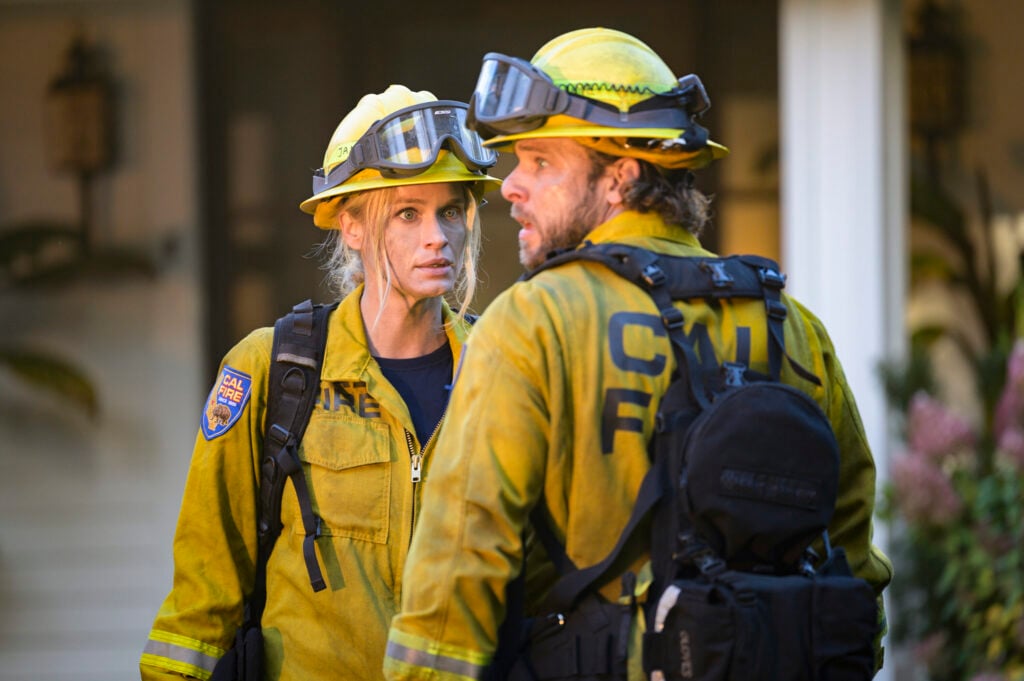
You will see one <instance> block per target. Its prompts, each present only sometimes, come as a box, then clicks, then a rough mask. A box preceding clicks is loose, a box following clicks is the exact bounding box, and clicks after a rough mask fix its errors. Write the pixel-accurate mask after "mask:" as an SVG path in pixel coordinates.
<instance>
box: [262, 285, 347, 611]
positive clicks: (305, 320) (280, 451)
mask: <svg viewBox="0 0 1024 681" xmlns="http://www.w3.org/2000/svg"><path fill="white" fill-rule="evenodd" d="M335 307H337V303H334V304H331V305H314V304H313V303H312V301H310V300H305V301H303V302H301V303H299V304H298V305H296V306H295V307H293V308H292V311H291V312H289V313H288V314H286V315H285V316H283V317H281V318H280V319H278V320H277V322H276V323H275V324H274V342H273V345H272V347H271V355H270V372H269V379H268V381H267V386H268V387H267V411H266V429H265V432H264V436H263V459H262V463H261V465H260V498H259V520H258V524H257V530H258V537H259V555H258V557H257V565H256V580H255V587H254V590H253V595H252V597H251V598H250V605H249V609H250V612H249V613H248V614H247V619H252V620H253V621H257V622H258V621H259V618H260V616H261V614H262V610H263V605H264V604H265V602H266V564H267V560H268V559H269V558H270V554H271V552H272V551H273V549H274V544H275V543H276V541H277V538H278V536H279V535H280V534H281V528H282V524H281V498H282V495H283V494H284V485H285V481H286V480H287V479H288V478H291V480H292V484H293V485H294V487H295V494H296V497H297V498H298V502H299V508H300V510H301V513H302V522H303V526H304V529H305V533H306V536H305V539H304V540H303V545H302V551H303V555H304V558H305V561H306V569H307V571H308V573H309V579H310V584H312V586H313V590H314V591H320V590H322V589H324V588H325V587H326V585H325V583H324V579H323V574H322V573H321V571H320V566H319V564H318V563H317V560H316V547H315V544H314V542H315V540H316V538H317V537H318V536H319V534H320V519H319V518H318V517H317V516H316V515H315V514H314V513H313V506H312V503H311V500H310V496H309V490H308V488H307V487H306V477H305V475H304V474H303V472H302V464H301V463H300V461H299V458H298V453H297V452H298V446H299V442H301V441H302V436H303V434H304V433H305V432H306V425H307V424H308V423H309V417H310V415H311V414H312V412H313V405H314V403H315V402H316V396H317V393H318V390H317V387H318V386H319V384H320V368H321V365H322V363H323V358H324V349H325V348H326V346H327V321H328V317H329V316H330V314H331V312H332V311H333V310H334V308H335Z"/></svg>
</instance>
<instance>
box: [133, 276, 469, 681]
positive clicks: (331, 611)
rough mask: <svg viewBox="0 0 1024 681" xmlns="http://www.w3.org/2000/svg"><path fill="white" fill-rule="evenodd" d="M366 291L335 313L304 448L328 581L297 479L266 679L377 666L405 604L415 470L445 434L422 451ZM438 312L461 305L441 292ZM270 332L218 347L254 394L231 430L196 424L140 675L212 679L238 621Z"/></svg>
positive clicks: (274, 581)
mask: <svg viewBox="0 0 1024 681" xmlns="http://www.w3.org/2000/svg"><path fill="white" fill-rule="evenodd" d="M361 294H362V289H361V288H360V289H359V290H357V291H355V292H353V293H352V294H350V295H349V296H347V297H346V298H345V299H344V300H343V301H342V303H341V304H340V306H339V307H338V309H337V310H336V311H335V312H334V313H333V314H332V315H331V318H330V322H329V327H328V340H327V349H326V353H325V358H324V363H323V371H322V375H321V383H320V395H319V396H318V400H317V403H316V405H315V407H314V410H313V414H312V417H311V419H310V423H309V426H308V428H307V430H306V434H305V437H304V438H303V441H302V444H301V446H300V448H299V452H298V453H299V458H300V459H301V460H302V462H303V469H304V471H305V475H306V480H307V483H308V486H309V491H310V497H311V500H312V503H313V510H314V512H316V513H317V514H318V515H319V516H320V517H321V519H322V527H321V533H322V536H321V537H320V538H319V539H317V540H316V545H317V554H318V556H317V557H318V560H319V561H320V565H321V569H322V570H323V574H324V579H325V581H326V582H327V588H326V589H325V590H323V591H320V592H318V593H314V591H313V589H312V587H311V586H310V582H309V577H308V575H307V572H306V566H305V563H304V561H303V555H302V539H303V535H304V531H303V525H302V519H301V515H300V511H299V507H298V503H297V502H296V497H295V492H294V488H293V486H292V483H291V482H290V481H289V482H287V483H286V485H285V490H284V499H283V501H282V508H281V519H282V522H283V524H284V529H283V530H282V532H281V536H280V537H279V538H278V540H277V543H276V545H275V546H274V550H273V553H272V554H271V556H270V561H269V563H268V567H267V604H266V610H265V613H264V615H263V634H264V638H265V645H266V654H265V658H266V659H265V669H266V672H265V673H266V677H267V678H268V679H274V680H278V679H280V680H281V681H288V680H294V681H314V680H316V679H332V680H334V679H360V680H363V679H375V678H380V677H381V661H382V660H383V657H384V646H385V640H386V638H387V628H388V625H389V623H390V621H391V617H392V616H393V615H394V614H395V613H396V612H397V610H398V605H399V594H400V591H401V587H402V566H403V564H404V563H405V560H406V555H407V552H408V548H409V542H410V539H411V536H412V530H413V524H414V522H416V514H417V512H418V509H419V507H420V498H421V495H422V492H421V488H422V485H423V483H413V481H412V477H413V476H412V470H413V467H414V466H419V465H420V464H421V463H423V464H424V465H425V464H426V463H428V462H429V460H430V459H431V456H432V452H433V451H434V450H435V448H436V447H435V443H436V440H437V437H436V434H435V435H433V436H431V438H430V441H429V442H427V443H426V448H425V449H424V450H423V451H422V452H421V451H420V450H421V447H420V445H421V443H419V442H418V441H417V440H416V436H415V432H416V431H415V428H414V427H413V423H412V419H411V417H410V416H409V412H408V409H407V408H406V405H405V403H404V402H403V400H402V398H401V397H400V396H399V393H398V392H397V390H395V388H394V387H392V385H391V384H390V383H389V382H388V381H387V380H386V379H385V378H384V376H383V374H382V373H381V371H380V368H379V366H378V365H377V363H376V362H375V361H373V359H372V358H371V356H370V354H369V350H368V348H367V341H366V334H365V330H364V326H363V321H362V318H361V316H360V312H359V298H360V295H361ZM444 315H445V318H446V320H452V319H453V317H454V316H453V314H452V312H451V310H450V309H449V308H448V307H447V306H445V307H444ZM468 328H469V327H468V325H467V324H465V323H464V322H460V323H458V324H454V325H452V326H450V327H449V330H448V341H449V343H450V344H451V348H452V354H453V356H454V360H455V362H456V363H457V362H458V358H459V356H460V354H461V350H462V344H463V342H464V340H465V337H466V333H467V331H468ZM272 337H273V329H271V328H264V329H259V330H256V331H254V332H253V333H251V334H250V335H249V336H248V337H247V338H245V339H244V340H242V341H241V342H240V343H239V344H238V345H236V346H235V347H234V348H233V349H232V350H231V351H230V352H229V353H228V354H227V356H226V357H225V358H224V361H223V364H222V367H221V377H222V379H221V380H220V381H218V385H221V384H223V383H224V380H223V377H224V376H225V375H228V376H230V377H233V378H232V380H229V381H228V382H229V383H232V381H233V383H232V387H231V390H238V391H242V390H244V389H246V388H247V387H248V390H249V391H250V394H249V395H248V399H247V402H246V403H245V404H244V405H243V408H242V409H241V410H240V413H239V415H238V418H237V421H235V422H234V423H233V424H231V425H230V427H229V428H228V429H227V430H224V431H223V432H222V433H221V434H219V435H218V436H216V437H214V438H213V439H207V438H206V436H204V433H203V431H202V430H201V431H200V433H199V435H198V436H197V439H196V445H195V450H194V453H193V456H192V463H191V468H190V470H189V473H188V479H187V482H186V485H185V492H184V498H183V500H182V506H181V515H180V517H179V520H178V528H177V533H176V535H175V538H174V584H173V588H172V590H171V592H170V594H169V595H168V596H167V599H166V600H165V601H164V603H163V606H162V607H161V608H160V611H159V613H158V615H157V617H156V620H155V622H154V623H153V628H152V630H151V632H150V634H149V640H148V642H147V644H146V647H145V651H144V652H143V654H142V659H141V664H140V668H141V672H142V678H143V679H144V680H148V679H179V681H180V678H181V677H180V675H185V676H187V677H194V678H197V679H208V678H209V677H210V672H211V670H212V669H213V666H214V664H215V663H216V661H217V660H218V659H219V658H220V656H221V655H222V654H223V653H224V651H225V649H227V648H228V647H229V646H230V645H231V642H232V640H233V636H234V632H235V629H236V628H237V627H238V626H239V624H241V622H242V614H243V613H242V608H243V596H244V595H245V594H246V593H248V592H250V591H251V589H252V584H253V571H254V561H255V556H256V547H257V540H256V512H257V505H258V485H259V479H258V471H259V463H260V458H261V451H262V445H263V433H264V413H265V408H266V395H267V385H266V383H267V375H268V371H269V365H270V349H271V347H270V346H271V339H272ZM228 368H230V369H231V370H232V372H231V373H228V372H227V369H228ZM247 381H249V383H248V384H247ZM209 411H210V410H209V409H208V408H207V409H204V414H203V418H204V419H206V418H209V414H208V413H207V412H209ZM421 454H422V458H421ZM425 471H426V468H424V473H423V479H424V480H426V479H427V478H428V475H427V474H426V472H425Z"/></svg>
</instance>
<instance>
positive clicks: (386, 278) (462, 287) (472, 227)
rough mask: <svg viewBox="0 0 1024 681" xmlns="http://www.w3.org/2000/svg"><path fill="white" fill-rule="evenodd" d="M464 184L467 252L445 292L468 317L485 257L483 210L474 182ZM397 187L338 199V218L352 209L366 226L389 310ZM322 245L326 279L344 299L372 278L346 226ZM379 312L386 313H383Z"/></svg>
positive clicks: (366, 245) (368, 248)
mask: <svg viewBox="0 0 1024 681" xmlns="http://www.w3.org/2000/svg"><path fill="white" fill-rule="evenodd" d="M458 185H459V188H460V190H461V191H462V194H463V198H464V199H465V201H466V225H465V226H466V243H465V246H464V247H463V250H462V253H461V254H457V255H461V256H462V257H461V262H460V263H458V265H459V270H458V273H457V274H456V278H455V285H454V286H453V287H452V290H451V291H450V292H449V293H448V294H446V296H445V297H446V298H447V299H448V302H449V305H450V306H451V307H452V309H454V310H456V313H457V317H458V319H462V318H463V317H465V315H466V312H467V311H468V310H469V304H470V302H471V301H472V300H473V294H474V293H475V292H476V282H477V261H478V258H479V256H480V211H479V204H478V201H477V198H476V195H475V193H474V192H473V186H472V183H469V182H459V183H458ZM396 191H397V188H396V187H383V188H380V189H370V190H367V191H362V192H358V193H354V194H347V195H344V196H340V197H338V198H337V199H335V201H336V202H337V204H338V205H337V206H336V207H335V208H336V210H337V213H336V218H335V220H339V221H340V219H341V214H342V213H347V214H348V215H349V216H350V217H352V218H353V219H354V220H356V221H358V222H359V223H360V224H362V225H363V228H364V229H365V234H366V236H365V237H364V239H363V250H364V251H365V252H366V253H367V257H370V258H372V259H373V263H374V265H375V267H374V270H375V271H376V272H377V276H378V281H377V284H378V286H377V290H378V291H379V296H380V301H379V302H380V305H379V309H380V310H383V309H384V304H385V301H386V300H387V295H388V293H389V292H390V290H391V284H392V276H391V264H390V262H389V260H388V254H387V248H386V246H385V239H384V231H385V229H386V228H387V224H388V220H389V219H390V216H391V213H392V210H393V209H394V206H395V203H396V202H395V194H396ZM319 250H320V252H322V253H324V254H325V257H324V264H323V265H322V267H321V269H324V270H326V272H327V274H326V276H325V280H326V282H327V285H328V286H329V287H330V288H331V290H332V291H333V292H334V293H335V294H336V295H337V296H338V298H344V297H345V296H347V295H348V294H349V293H351V292H352V291H354V290H355V289H356V287H358V286H359V285H360V284H362V283H363V282H364V281H365V280H366V268H365V267H364V265H363V256H362V253H360V252H359V251H357V250H355V249H352V248H349V246H348V244H346V243H345V239H344V238H343V237H342V234H341V230H340V229H333V230H331V231H330V232H329V236H328V237H327V239H326V240H325V241H324V242H323V243H322V244H320V249H319ZM379 315H380V312H378V318H379Z"/></svg>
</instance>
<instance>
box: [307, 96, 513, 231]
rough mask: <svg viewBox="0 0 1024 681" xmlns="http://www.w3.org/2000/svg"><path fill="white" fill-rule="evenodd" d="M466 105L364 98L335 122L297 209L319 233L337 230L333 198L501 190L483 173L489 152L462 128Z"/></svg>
mask: <svg viewBox="0 0 1024 681" xmlns="http://www.w3.org/2000/svg"><path fill="white" fill-rule="evenodd" d="M466 112H467V105H466V104H465V103H463V102H455V101H450V100H438V99H437V97H435V96H434V95H433V94H431V93H430V92H427V91H426V90H421V91H419V92H413V91H412V90H410V89H409V88H407V87H405V86H404V85H391V86H389V87H388V88H387V90H385V91H384V92H382V93H380V94H368V95H366V96H364V97H363V98H362V99H360V100H359V102H358V103H357V104H356V107H355V108H354V109H352V111H350V112H349V113H348V115H346V116H345V117H344V118H343V119H342V120H341V123H339V124H338V127H337V128H336V129H335V131H334V134H333V135H332V136H331V141H330V142H329V143H328V144H327V150H326V151H325V152H324V164H323V167H322V168H320V169H318V170H317V171H316V172H314V173H313V195H312V196H311V197H309V198H308V199H306V200H305V201H303V202H302V203H301V204H299V209H300V210H302V211H303V212H306V213H310V214H312V215H313V223H314V224H315V225H316V226H317V227H320V228H322V229H331V228H334V227H336V226H337V222H336V219H337V215H338V209H339V207H340V201H339V200H338V197H341V196H343V195H345V194H350V193H353V192H360V191H365V190H368V189H379V188H381V187H400V186H404V185H414V184H434V183H442V182H472V183H474V184H473V186H472V190H473V192H474V194H476V195H477V197H478V198H479V197H480V196H481V195H483V193H484V192H485V191H488V190H490V189H494V188H496V187H498V186H500V185H501V181H500V180H498V179H497V178H494V177H491V176H490V175H487V174H486V173H485V172H484V170H485V169H486V168H489V167H491V166H493V165H494V163H495V161H496V160H497V157H496V154H495V152H494V151H492V150H490V149H487V148H486V147H484V145H483V140H481V139H480V137H479V136H478V135H477V134H476V133H474V132H472V131H471V130H469V129H468V128H467V127H466Z"/></svg>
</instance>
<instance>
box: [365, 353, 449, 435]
mask: <svg viewBox="0 0 1024 681" xmlns="http://www.w3.org/2000/svg"><path fill="white" fill-rule="evenodd" d="M374 359H375V360H377V364H379V365H380V370H381V371H382V372H383V373H384V377H385V378H386V379H388V380H389V381H391V385H393V386H395V389H396V390H398V394H399V395H401V396H402V399H403V400H405V405H406V406H407V407H408V408H409V415H410V416H412V423H413V426H414V427H415V428H416V439H417V440H419V441H420V446H421V447H423V446H425V445H426V444H427V440H429V439H430V436H431V435H432V434H433V433H434V429H435V428H436V427H437V424H438V422H439V421H440V420H441V416H443V415H444V409H445V407H446V406H447V405H448V392H449V387H450V384H451V382H452V364H453V362H454V359H453V357H452V349H451V346H450V345H448V343H445V344H444V345H442V346H441V347H439V348H438V349H437V350H434V351H433V352H431V353H430V354H429V355H423V356H422V357H412V358H410V359H388V358H386V357H374Z"/></svg>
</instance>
